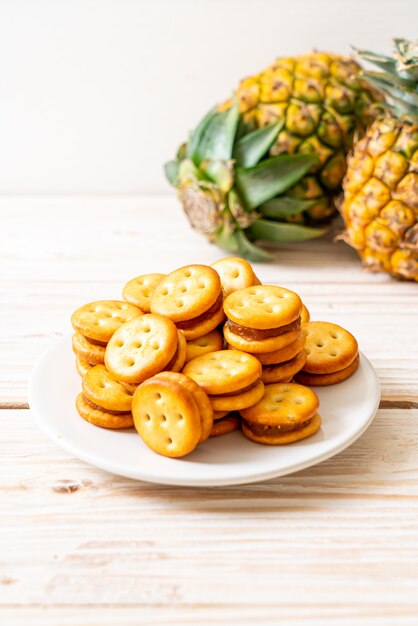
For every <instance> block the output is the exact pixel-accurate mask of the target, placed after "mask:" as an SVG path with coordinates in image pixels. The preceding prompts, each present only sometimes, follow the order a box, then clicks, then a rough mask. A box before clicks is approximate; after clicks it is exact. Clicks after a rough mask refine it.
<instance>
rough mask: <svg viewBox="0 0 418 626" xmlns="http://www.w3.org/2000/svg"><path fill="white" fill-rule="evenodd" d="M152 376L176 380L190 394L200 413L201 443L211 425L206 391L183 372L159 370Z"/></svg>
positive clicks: (211, 412)
mask: <svg viewBox="0 0 418 626" xmlns="http://www.w3.org/2000/svg"><path fill="white" fill-rule="evenodd" d="M154 378H155V379H156V380H166V381H168V382H170V381H173V382H176V383H177V384H179V385H180V386H181V387H183V388H184V389H186V390H187V391H189V393H191V394H192V396H193V399H194V401H195V402H196V405H197V408H198V409H199V413H200V420H201V429H202V432H201V435H200V439H199V443H203V442H204V441H206V439H208V437H209V435H210V431H211V428H212V425H213V409H212V405H211V403H210V401H209V397H208V395H207V393H206V392H205V391H204V390H203V389H202V387H200V385H198V384H197V383H196V382H195V381H194V380H193V379H191V378H189V376H186V375H185V374H180V373H178V372H160V373H159V374H157V375H156V376H154Z"/></svg>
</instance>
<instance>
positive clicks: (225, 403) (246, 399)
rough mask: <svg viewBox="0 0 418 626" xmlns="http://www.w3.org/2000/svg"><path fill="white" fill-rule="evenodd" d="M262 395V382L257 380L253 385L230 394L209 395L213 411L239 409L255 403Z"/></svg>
mask: <svg viewBox="0 0 418 626" xmlns="http://www.w3.org/2000/svg"><path fill="white" fill-rule="evenodd" d="M263 395H264V383H263V382H262V381H261V380H259V381H258V383H256V384H255V386H254V387H252V388H251V389H248V390H247V391H243V392H242V393H238V394H235V395H232V396H209V400H210V403H211V405H212V408H213V410H214V411H241V410H242V409H247V408H248V407H250V406H253V405H254V404H257V402H259V401H260V400H261V398H262V397H263Z"/></svg>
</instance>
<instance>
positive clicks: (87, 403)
mask: <svg viewBox="0 0 418 626" xmlns="http://www.w3.org/2000/svg"><path fill="white" fill-rule="evenodd" d="M122 294H123V298H124V300H123V301H118V300H110V301H106V300H105V301H98V302H92V303H90V304H86V305H84V306H82V307H80V308H79V309H77V311H75V313H74V314H73V316H72V324H73V327H74V330H75V334H74V335H73V350H74V352H75V354H76V365H77V370H78V372H79V374H80V375H81V376H82V392H81V393H80V394H79V395H78V397H77V400H76V407H77V411H78V413H79V414H80V415H81V417H83V418H84V419H86V420H87V421H89V422H90V423H92V424H95V425H96V426H101V427H103V428H111V429H118V428H130V427H132V426H135V428H136V430H137V432H138V434H139V435H140V437H141V438H142V440H143V441H144V443H145V444H146V445H147V446H148V447H150V448H151V449H152V450H154V451H155V452H157V453H158V454H162V455H164V456H168V457H173V458H176V457H181V456H184V455H186V454H189V453H190V452H191V451H192V450H194V449H195V448H196V446H198V445H200V444H202V443H204V442H205V441H206V440H207V439H208V438H209V437H219V436H220V435H224V434H227V433H229V432H232V431H233V430H237V429H238V428H240V426H241V428H242V432H243V434H244V435H245V436H246V437H247V438H248V439H250V440H252V441H255V442H257V443H263V444H270V445H282V444H287V443H292V442H294V441H298V440H300V439H304V438H306V437H308V436H311V435H313V434H314V433H315V432H317V430H318V429H319V428H320V424H321V418H320V416H319V414H318V406H319V401H318V397H317V395H316V394H315V392H314V391H312V390H311V389H308V388H307V387H306V386H304V385H329V384H335V383H338V382H340V381H342V380H345V379H346V378H347V377H348V376H350V375H351V374H352V373H353V372H354V371H355V370H356V368H357V367H358V363H359V356H358V346H357V342H356V340H355V339H354V337H353V336H352V335H351V334H350V333H348V331H346V330H344V329H343V328H341V327H339V326H336V325H335V324H329V323H327V322H310V321H309V313H308V311H307V309H306V307H305V306H304V305H303V303H302V301H301V299H300V297H299V296H298V295H297V294H296V293H295V292H293V291H290V290H289V289H285V288H284V287H278V286H273V285H262V284H261V283H260V280H259V279H258V278H257V276H256V275H255V273H254V271H253V269H252V267H251V265H250V264H249V263H248V262H247V261H244V260H243V259H239V258H235V257H227V258H225V259H221V260H219V261H216V262H215V263H213V265H212V266H206V265H188V266H185V267H182V268H179V269H177V270H175V271H173V272H171V273H170V274H159V273H158V274H144V275H141V276H137V277H136V278H133V279H132V280H130V281H129V282H128V283H126V285H125V286H124V288H123V290H122ZM295 378H296V379H297V381H298V383H300V384H295V383H294V382H293V380H294V379H295Z"/></svg>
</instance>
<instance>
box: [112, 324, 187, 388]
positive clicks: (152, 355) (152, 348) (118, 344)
mask: <svg viewBox="0 0 418 626" xmlns="http://www.w3.org/2000/svg"><path fill="white" fill-rule="evenodd" d="M177 344H178V334H177V328H176V327H175V325H174V323H173V322H172V321H171V320H169V319H168V318H166V317H162V316H161V315H153V314H151V313H147V314H145V315H141V316H140V317H136V318H135V319H132V320H131V321H129V322H126V323H125V324H123V325H122V326H121V327H120V328H119V329H118V330H117V331H116V332H115V333H114V335H113V337H112V338H111V340H110V341H109V343H108V345H107V348H106V354H105V364H106V368H107V369H108V370H109V372H110V373H111V374H113V376H114V377H115V378H117V379H118V380H121V381H124V382H127V383H140V382H142V381H144V380H146V379H147V378H149V377H150V376H153V375H154V374H157V372H161V371H162V370H164V369H165V368H166V366H167V364H168V363H169V362H170V361H171V359H172V358H173V356H174V353H175V351H176V349H177Z"/></svg>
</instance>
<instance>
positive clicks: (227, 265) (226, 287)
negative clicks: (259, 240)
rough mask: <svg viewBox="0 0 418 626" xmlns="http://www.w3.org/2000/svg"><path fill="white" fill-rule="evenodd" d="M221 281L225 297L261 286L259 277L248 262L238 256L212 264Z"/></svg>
mask: <svg viewBox="0 0 418 626" xmlns="http://www.w3.org/2000/svg"><path fill="white" fill-rule="evenodd" d="M211 267H213V269H215V270H216V271H217V272H218V274H219V277H220V279H221V285H222V291H223V294H224V297H226V296H229V294H230V293H233V292H234V291H238V290H240V289H245V288H246V287H252V286H254V285H257V284H259V282H257V281H258V279H257V276H256V275H255V274H254V270H253V268H252V267H251V265H250V264H249V263H248V261H245V260H244V259H241V258H240V257H236V256H228V257H225V258H223V259H219V261H215V262H214V263H212V265H211Z"/></svg>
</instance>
